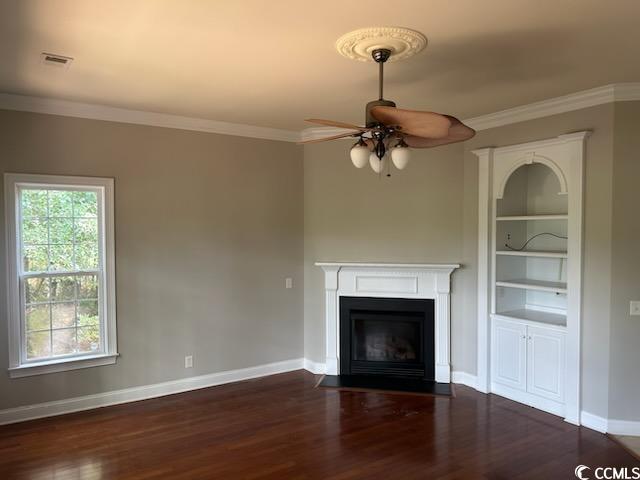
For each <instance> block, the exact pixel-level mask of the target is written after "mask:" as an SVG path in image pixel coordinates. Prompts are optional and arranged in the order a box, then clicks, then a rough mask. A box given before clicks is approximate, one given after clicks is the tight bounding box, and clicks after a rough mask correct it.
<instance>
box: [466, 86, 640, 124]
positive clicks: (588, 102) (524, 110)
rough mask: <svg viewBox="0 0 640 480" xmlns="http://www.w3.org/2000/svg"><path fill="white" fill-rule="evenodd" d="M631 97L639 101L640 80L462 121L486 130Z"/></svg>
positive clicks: (626, 99)
mask: <svg viewBox="0 0 640 480" xmlns="http://www.w3.org/2000/svg"><path fill="white" fill-rule="evenodd" d="M633 100H640V83H617V84H611V85H605V86H603V87H597V88H591V89H589V90H583V91H581V92H576V93H570V94H569V95H563V96H561V97H555V98H550V99H548V100H542V101H540V102H534V103H529V104H528V105H522V106H520V107H514V108H508V109H506V110H501V111H499V112H495V113H489V114H487V115H480V116H478V117H473V118H468V119H465V120H463V122H464V123H465V124H467V125H469V126H470V127H471V128H473V129H475V130H487V129H489V128H495V127H501V126H504V125H509V124H512V123H518V122H524V121H527V120H534V119H536V118H543V117H549V116H551V115H558V114H559V113H565V112H572V111H574V110H581V109H583V108H588V107H595V106H596V105H603V104H606V103H613V102H626V101H633Z"/></svg>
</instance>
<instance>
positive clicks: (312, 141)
mask: <svg viewBox="0 0 640 480" xmlns="http://www.w3.org/2000/svg"><path fill="white" fill-rule="evenodd" d="M358 135H360V132H349V133H341V134H340V135H332V136H331V137H323V138H314V139H311V140H302V141H300V142H297V143H298V145H302V144H304V143H318V142H326V141H327V140H336V139H338V138H345V137H357V136H358Z"/></svg>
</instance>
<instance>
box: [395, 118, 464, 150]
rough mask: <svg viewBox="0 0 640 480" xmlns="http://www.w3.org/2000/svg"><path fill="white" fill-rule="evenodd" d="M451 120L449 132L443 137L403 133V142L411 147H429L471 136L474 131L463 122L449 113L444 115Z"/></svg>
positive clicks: (462, 139) (461, 140) (460, 140)
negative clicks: (426, 136)
mask: <svg viewBox="0 0 640 480" xmlns="http://www.w3.org/2000/svg"><path fill="white" fill-rule="evenodd" d="M445 117H447V118H448V119H449V120H450V121H451V128H450V129H449V134H448V135H447V136H446V137H444V138H424V137H418V136H415V135H405V136H404V137H403V139H404V141H405V143H406V144H407V145H409V146H410V147H413V148H431V147H438V146H440V145H447V144H449V143H456V142H464V141H465V140H469V139H470V138H473V137H474V136H475V134H476V131H475V130H474V129H473V128H470V127H467V126H466V125H465V124H464V123H462V122H461V121H460V120H458V119H457V118H455V117H452V116H451V115H445Z"/></svg>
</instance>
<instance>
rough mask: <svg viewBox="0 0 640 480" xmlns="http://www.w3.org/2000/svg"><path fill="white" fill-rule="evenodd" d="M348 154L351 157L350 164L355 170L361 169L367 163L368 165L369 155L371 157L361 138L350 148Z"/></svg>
mask: <svg viewBox="0 0 640 480" xmlns="http://www.w3.org/2000/svg"><path fill="white" fill-rule="evenodd" d="M349 154H350V156H351V163H353V166H354V167H356V168H363V167H365V166H366V165H367V163H369V155H371V151H370V150H369V147H368V146H367V144H366V143H365V142H364V140H362V138H361V139H360V140H358V142H357V143H356V144H355V145H354V146H353V147H351V151H350V152H349Z"/></svg>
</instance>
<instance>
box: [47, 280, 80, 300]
mask: <svg viewBox="0 0 640 480" xmlns="http://www.w3.org/2000/svg"><path fill="white" fill-rule="evenodd" d="M75 298H76V279H75V278H74V277H53V278H52V279H51V299H52V300H57V301H62V300H75Z"/></svg>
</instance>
